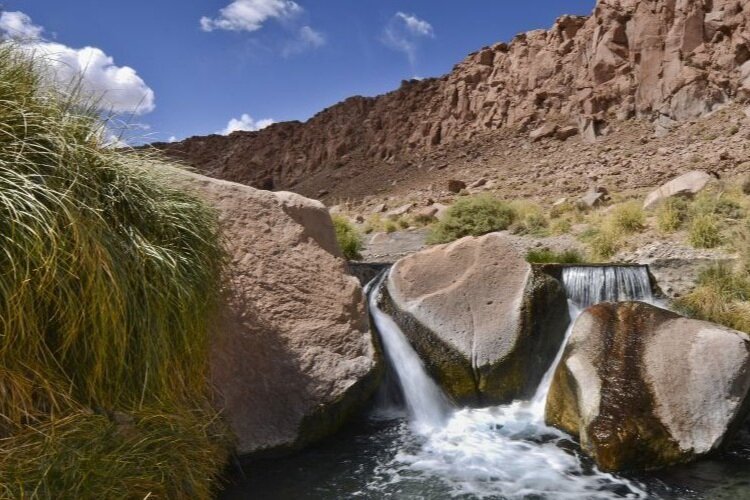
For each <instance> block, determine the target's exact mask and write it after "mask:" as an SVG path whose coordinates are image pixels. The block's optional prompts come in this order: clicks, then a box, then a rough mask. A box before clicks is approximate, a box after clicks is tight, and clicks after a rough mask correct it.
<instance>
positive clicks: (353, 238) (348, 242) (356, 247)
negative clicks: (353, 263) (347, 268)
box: [333, 215, 362, 260]
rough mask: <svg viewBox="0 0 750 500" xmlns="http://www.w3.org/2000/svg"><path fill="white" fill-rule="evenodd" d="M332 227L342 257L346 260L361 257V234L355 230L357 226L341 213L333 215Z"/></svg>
mask: <svg viewBox="0 0 750 500" xmlns="http://www.w3.org/2000/svg"><path fill="white" fill-rule="evenodd" d="M333 228H334V230H335V231H336V241H338V243H339V248H341V252H342V253H343V254H344V257H346V258H347V259H348V260H356V259H360V258H362V256H361V255H360V252H361V251H362V236H361V235H360V234H359V231H357V228H356V227H354V225H353V224H352V223H351V222H349V219H347V218H346V217H344V216H341V215H334V216H333Z"/></svg>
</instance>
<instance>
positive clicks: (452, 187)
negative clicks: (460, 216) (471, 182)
mask: <svg viewBox="0 0 750 500" xmlns="http://www.w3.org/2000/svg"><path fill="white" fill-rule="evenodd" d="M464 189H466V183H465V182H464V181H459V180H456V179H451V180H449V181H448V191H450V192H451V193H460V192H461V191H463V190H464Z"/></svg>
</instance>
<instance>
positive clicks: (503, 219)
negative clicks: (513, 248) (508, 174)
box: [428, 195, 515, 243]
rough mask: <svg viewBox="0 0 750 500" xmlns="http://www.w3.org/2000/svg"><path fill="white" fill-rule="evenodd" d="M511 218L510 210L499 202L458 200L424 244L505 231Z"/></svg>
mask: <svg viewBox="0 0 750 500" xmlns="http://www.w3.org/2000/svg"><path fill="white" fill-rule="evenodd" d="M514 219H515V212H514V210H513V208H512V207H511V206H510V205H509V204H508V203H506V202H504V201H502V200H498V199H496V198H492V197H491V196H487V195H480V196H470V197H465V198H461V199H459V200H458V201H457V202H456V203H455V204H454V205H453V206H451V207H450V208H449V209H448V211H447V212H446V214H445V217H443V219H442V220H441V221H440V222H438V223H437V224H435V226H433V228H432V231H431V233H430V235H429V237H428V241H429V242H430V243H447V242H450V241H454V240H457V239H459V238H463V237H464V236H481V235H483V234H487V233H491V232H493V231H502V230H505V229H508V227H509V226H510V225H511V224H512V223H513V221H514Z"/></svg>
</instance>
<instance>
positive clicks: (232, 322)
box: [164, 167, 379, 454]
mask: <svg viewBox="0 0 750 500" xmlns="http://www.w3.org/2000/svg"><path fill="white" fill-rule="evenodd" d="M164 175H167V176H168V177H169V181H170V182H171V183H173V184H175V183H177V184H179V185H181V186H184V187H185V188H186V189H188V190H191V191H194V192H196V194H198V195H199V196H201V197H202V198H203V199H205V200H206V201H207V202H209V203H210V204H211V205H213V206H214V207H215V208H216V210H217V211H218V215H219V219H220V223H221V227H222V230H223V237H224V241H225V246H226V249H227V253H228V259H229V260H228V270H227V275H226V286H225V300H224V303H223V304H222V306H221V310H220V315H219V319H218V320H217V322H216V324H215V325H214V327H213V329H212V338H211V379H212V384H213V386H214V387H215V390H216V397H215V399H216V402H217V404H218V405H219V407H220V408H221V410H222V412H223V416H224V417H225V418H226V419H227V421H228V423H229V425H230V427H231V429H232V430H233V431H234V434H235V435H236V437H237V440H236V444H237V449H238V452H239V453H240V454H255V453H259V452H280V451H285V450H288V449H293V448H297V447H300V446H303V445H305V444H308V443H310V442H312V441H314V440H317V439H320V438H321V437H323V436H325V435H327V434H329V433H331V432H333V431H334V430H335V429H337V428H338V427H339V426H340V425H341V423H342V422H343V421H344V420H345V419H346V417H347V416H348V415H350V414H351V413H352V412H353V411H354V410H356V409H357V408H358V407H359V406H360V405H361V404H362V403H363V402H364V401H365V400H366V399H367V398H368V396H369V395H370V394H372V391H373V390H374V388H375V385H376V383H377V381H378V376H379V365H378V363H377V359H376V353H375V351H374V349H373V344H372V339H371V334H370V329H369V323H368V319H367V314H366V312H365V303H364V297H363V294H362V289H361V287H360V285H359V283H358V282H357V279H356V278H354V277H352V276H349V275H348V274H347V272H346V263H345V261H344V259H343V258H342V255H341V251H340V250H339V248H338V246H337V243H336V239H335V236H334V230H333V225H332V222H331V218H330V216H329V214H328V211H327V210H326V209H325V207H324V206H323V205H322V204H321V203H320V202H317V201H313V200H309V199H306V198H303V197H302V196H299V195H296V194H293V193H284V192H282V193H271V192H268V191H260V190H257V189H253V188H251V187H247V186H243V185H240V184H234V183H231V182H225V181H219V180H214V179H209V178H207V177H203V176H200V175H196V174H191V173H187V172H184V171H180V170H177V169H172V168H169V167H165V168H164Z"/></svg>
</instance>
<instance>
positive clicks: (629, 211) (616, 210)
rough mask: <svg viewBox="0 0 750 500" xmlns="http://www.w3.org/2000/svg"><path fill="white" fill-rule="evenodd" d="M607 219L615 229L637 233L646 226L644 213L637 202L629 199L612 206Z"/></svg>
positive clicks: (624, 232) (625, 232) (626, 232)
mask: <svg viewBox="0 0 750 500" xmlns="http://www.w3.org/2000/svg"><path fill="white" fill-rule="evenodd" d="M609 221H610V223H611V225H612V228H614V229H615V230H616V231H619V232H621V233H623V234H628V233H637V232H639V231H642V230H643V229H645V227H646V213H645V212H644V210H643V206H642V205H641V204H640V203H639V202H637V201H629V202H626V203H622V204H619V205H615V206H614V207H612V212H611V213H610V214H609Z"/></svg>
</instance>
